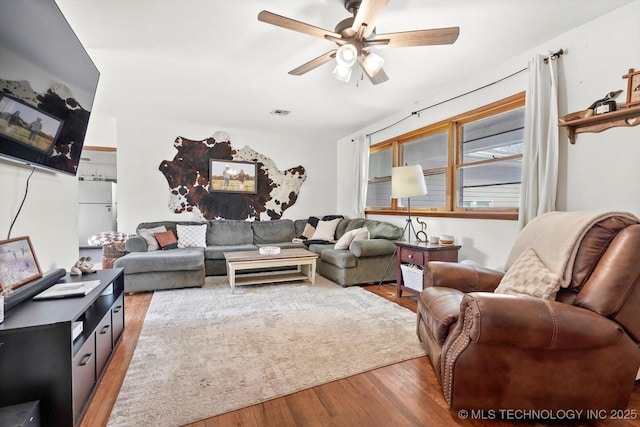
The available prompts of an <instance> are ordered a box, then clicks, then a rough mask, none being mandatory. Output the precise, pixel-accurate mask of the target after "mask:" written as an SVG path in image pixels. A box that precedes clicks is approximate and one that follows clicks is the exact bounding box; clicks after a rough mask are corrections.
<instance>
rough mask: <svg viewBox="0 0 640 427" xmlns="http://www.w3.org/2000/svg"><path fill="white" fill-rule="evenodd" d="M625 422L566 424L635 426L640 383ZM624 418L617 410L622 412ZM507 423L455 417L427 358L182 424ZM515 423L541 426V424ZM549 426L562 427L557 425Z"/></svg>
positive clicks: (119, 355) (111, 393) (122, 362)
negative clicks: (447, 404)
mask: <svg viewBox="0 0 640 427" xmlns="http://www.w3.org/2000/svg"><path fill="white" fill-rule="evenodd" d="M364 288H365V289H367V290H369V291H371V292H374V293H376V294H378V295H381V296H383V297H385V298H387V299H388V300H391V301H394V302H397V303H398V304H400V305H402V306H403V307H406V308H408V309H410V310H413V311H414V312H415V310H416V299H415V297H412V296H403V297H402V298H396V294H395V286H394V285H383V286H382V287H380V288H378V286H377V285H371V286H365V287H364ZM151 296H152V294H151V293H141V294H135V295H127V296H126V297H125V298H126V301H125V322H126V327H125V332H124V336H123V338H122V340H121V342H120V344H119V345H118V347H117V348H116V350H115V352H114V355H113V358H112V359H111V362H110V364H109V366H108V368H107V372H105V375H104V376H103V379H102V381H101V383H100V384H99V385H98V387H97V390H96V393H95V395H94V397H93V400H92V403H91V405H90V406H89V408H88V409H87V412H86V414H85V416H84V419H83V421H82V424H81V426H82V427H97V426H104V425H106V423H107V420H108V419H109V413H110V412H111V408H112V406H113V403H114V402H115V399H116V397H117V395H118V391H119V390H120V386H121V385H122V381H123V379H124V375H125V373H126V370H127V367H128V366H129V362H130V360H131V357H132V356H133V350H134V349H135V346H136V343H137V340H138V336H139V335H140V329H141V328H142V323H143V321H144V317H145V315H146V313H147V309H148V307H149V304H150V302H151ZM629 410H631V411H635V416H634V415H633V413H631V412H630V413H628V414H626V415H628V416H627V417H626V418H630V419H627V420H612V419H610V418H607V419H606V420H602V421H598V422H590V423H586V424H583V423H573V424H568V425H571V426H580V425H589V426H598V427H599V426H634V427H640V383H636V386H635V388H634V392H633V395H632V397H631V402H630V404H629ZM623 415H624V414H623ZM511 425H514V423H513V422H507V421H487V420H479V419H475V420H473V419H460V418H459V417H458V416H457V414H456V413H455V412H454V411H451V410H449V409H448V408H447V406H446V403H445V401H444V397H443V395H442V389H441V388H440V384H439V382H438V380H437V378H436V375H435V372H434V370H433V368H432V366H431V363H430V362H429V359H428V358H427V357H420V358H417V359H413V360H409V361H406V362H402V363H396V364H394V365H391V366H387V367H384V368H380V369H375V370H373V371H370V372H366V373H363V374H359V375H355V376H353V377H349V378H345V379H342V380H339V381H334V382H331V383H328V384H324V385H321V386H318V387H313V388H311V389H308V390H304V391H300V392H298V393H294V394H291V395H288V396H284V397H280V398H277V399H273V400H270V401H268V402H265V403H261V404H258V405H253V406H250V407H247V408H244V409H240V410H238V411H233V412H229V413H227V414H223V415H219V416H217V417H213V418H209V419H206V420H202V421H199V422H196V423H193V424H189V426H188V427H222V426H224V427H227V426H249V427H251V426H256V427H258V426H274V427H275V426H277V427H288V426H291V427H294V426H296V427H297V426H318V427H319V426H337V427H341V426H349V427H352V426H385V427H386V426H426V427H431V426H473V427H476V426H488V427H502V426H511ZM515 425H518V426H523V425H527V426H529V425H531V426H542V425H546V424H541V423H529V424H527V423H516V424H515ZM552 425H554V426H562V425H565V424H560V423H558V422H556V423H553V424H552Z"/></svg>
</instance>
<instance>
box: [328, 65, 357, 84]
mask: <svg viewBox="0 0 640 427" xmlns="http://www.w3.org/2000/svg"><path fill="white" fill-rule="evenodd" d="M352 72H353V68H352V67H345V66H343V65H340V64H338V65H336V68H334V69H333V76H334V77H335V78H336V79H338V80H340V81H341V82H345V83H348V82H349V80H350V79H351V73H352Z"/></svg>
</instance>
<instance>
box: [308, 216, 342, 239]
mask: <svg viewBox="0 0 640 427" xmlns="http://www.w3.org/2000/svg"><path fill="white" fill-rule="evenodd" d="M339 222H340V218H336V219H334V220H331V221H318V226H317V227H316V231H315V232H314V233H313V236H311V240H326V241H327V242H335V238H334V236H335V234H336V228H337V227H338V223H339Z"/></svg>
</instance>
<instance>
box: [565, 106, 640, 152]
mask: <svg viewBox="0 0 640 427" xmlns="http://www.w3.org/2000/svg"><path fill="white" fill-rule="evenodd" d="M638 124H640V107H634V108H622V109H620V110H617V111H613V112H611V113H605V114H601V115H598V116H591V117H587V118H586V119H577V120H572V121H570V122H567V123H558V126H564V127H566V128H567V130H568V131H569V142H571V143H572V144H575V143H576V135H577V134H579V133H586V132H602V131H603V130H606V129H610V128H614V127H623V126H624V127H631V126H636V125H638Z"/></svg>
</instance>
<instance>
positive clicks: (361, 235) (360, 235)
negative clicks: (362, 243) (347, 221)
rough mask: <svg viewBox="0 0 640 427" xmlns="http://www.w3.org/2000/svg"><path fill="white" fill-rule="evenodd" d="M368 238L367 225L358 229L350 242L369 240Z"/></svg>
mask: <svg viewBox="0 0 640 427" xmlns="http://www.w3.org/2000/svg"><path fill="white" fill-rule="evenodd" d="M369 239H370V234H369V229H368V228H367V227H362V228H359V229H358V232H357V233H356V235H355V236H354V237H353V240H352V241H351V243H353V242H357V241H358V240H369Z"/></svg>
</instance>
